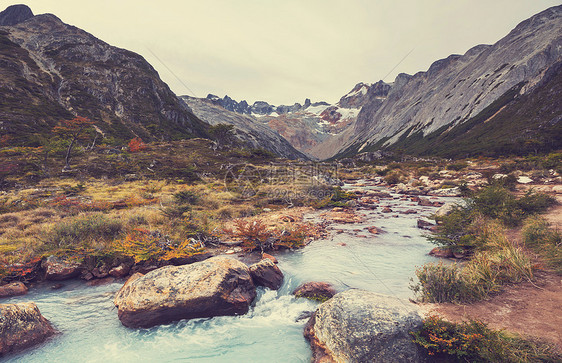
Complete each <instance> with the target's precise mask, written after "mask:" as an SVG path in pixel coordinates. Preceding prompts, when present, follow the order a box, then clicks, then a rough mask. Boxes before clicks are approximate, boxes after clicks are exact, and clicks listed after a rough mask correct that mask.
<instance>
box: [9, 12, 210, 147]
mask: <svg viewBox="0 0 562 363" xmlns="http://www.w3.org/2000/svg"><path fill="white" fill-rule="evenodd" d="M0 24H1V25H2V26H0V44H1V45H2V47H1V48H0V75H1V77H0V98H1V99H2V103H1V104H0V120H1V121H0V130H1V132H2V135H9V136H10V137H11V139H12V140H13V142H14V143H16V144H18V145H21V144H30V143H33V138H34V136H33V135H34V134H42V133H43V132H48V131H49V130H50V129H51V128H52V126H53V125H54V124H56V123H57V122H58V121H59V120H61V119H66V118H71V117H73V116H74V115H79V116H84V117H88V118H90V119H92V120H94V121H95V122H96V125H97V126H98V127H99V129H100V130H101V131H102V132H103V133H104V134H105V135H106V136H111V137H114V138H117V139H123V140H128V139H130V138H132V137H135V136H140V137H142V138H143V139H145V140H147V141H149V140H163V139H173V138H184V137H191V136H205V135H206V131H205V129H206V124H205V123H203V122H201V121H200V120H198V119H197V118H196V117H195V116H194V115H193V114H192V113H191V110H190V109H189V108H188V107H187V106H186V105H185V104H184V103H183V102H181V101H180V100H179V99H178V98H177V97H176V96H175V95H174V93H173V92H172V91H171V90H170V89H169V88H168V86H167V85H166V84H165V83H164V82H162V80H160V78H159V76H158V73H157V72H156V71H155V70H154V68H152V66H151V65H150V64H148V63H147V62H146V61H145V60H144V58H143V57H141V56H140V55H138V54H135V53H133V52H130V51H127V50H124V49H119V48H116V47H113V46H111V45H109V44H107V43H104V42H103V41H101V40H99V39H97V38H95V37H94V36H92V35H91V34H89V33H87V32H85V31H83V30H80V29H78V28H76V27H73V26H71V25H67V24H65V23H63V22H62V21H61V20H60V19H58V18H57V17H56V16H54V15H51V14H43V15H37V16H33V14H32V13H31V10H29V8H27V7H26V6H16V7H10V8H8V9H6V10H5V11H3V12H2V13H0Z"/></svg>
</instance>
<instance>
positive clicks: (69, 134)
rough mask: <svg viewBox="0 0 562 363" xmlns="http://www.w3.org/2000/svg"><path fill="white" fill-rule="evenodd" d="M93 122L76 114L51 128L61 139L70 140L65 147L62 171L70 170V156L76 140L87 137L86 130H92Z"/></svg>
mask: <svg viewBox="0 0 562 363" xmlns="http://www.w3.org/2000/svg"><path fill="white" fill-rule="evenodd" d="M93 125H94V122H93V121H91V120H90V119H88V118H86V117H80V116H77V117H75V118H73V119H72V120H63V121H61V122H60V125H58V126H55V127H54V128H53V132H54V133H55V134H57V135H59V137H61V138H62V139H65V140H70V144H69V145H68V148H67V149H66V155H65V158H64V168H63V169H62V170H63V171H68V170H70V156H71V153H72V148H73V147H74V145H75V144H76V141H78V140H80V139H85V138H87V131H94V128H93V127H92V126H93Z"/></svg>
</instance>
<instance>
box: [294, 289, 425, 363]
mask: <svg viewBox="0 0 562 363" xmlns="http://www.w3.org/2000/svg"><path fill="white" fill-rule="evenodd" d="M421 325H422V319H421V317H420V315H419V314H418V312H417V308H416V306H415V305H413V304H411V303H410V302H408V301H405V300H401V299H398V298H395V297H391V296H385V295H380V294H376V293H373V292H369V291H364V290H355V289H354V290H347V291H344V292H342V293H339V294H336V295H335V296H334V297H333V298H332V299H330V300H328V301H327V302H325V303H323V304H322V305H320V306H319V307H318V309H317V310H316V312H315V313H314V315H313V316H312V318H311V319H310V321H309V322H308V323H307V326H306V327H305V337H306V338H307V339H308V340H310V342H311V345H312V348H313V352H314V361H315V362H320V361H330V359H332V360H333V361H336V362H385V363H386V362H408V363H411V362H423V361H424V354H423V353H422V352H421V350H419V349H418V347H417V346H416V345H415V344H414V343H413V342H412V337H411V336H410V334H409V332H410V331H413V330H415V329H417V328H419V327H420V326H421Z"/></svg>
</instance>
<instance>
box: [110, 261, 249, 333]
mask: <svg viewBox="0 0 562 363" xmlns="http://www.w3.org/2000/svg"><path fill="white" fill-rule="evenodd" d="M255 297H256V289H255V286H254V283H253V282H252V277H251V276H250V272H249V269H248V266H246V265H245V264H243V263H242V262H240V261H237V260H233V259H230V258H226V257H213V258H210V259H208V260H205V261H202V262H196V263H193V264H191V265H184V266H165V267H161V268H159V269H156V270H153V271H150V272H148V273H147V274H146V275H141V274H135V275H133V276H131V278H130V279H129V280H128V281H127V282H126V283H125V285H123V287H122V288H121V290H119V292H118V293H117V295H116V296H115V299H114V303H115V306H116V307H117V310H118V315H119V319H120V320H121V322H122V323H123V325H125V326H127V327H130V328H148V327H151V326H155V325H159V324H167V323H170V322H172V321H176V320H181V319H194V318H208V317H213V316H220V315H238V314H245V313H246V312H248V309H249V307H250V304H251V303H252V301H253V300H254V298H255Z"/></svg>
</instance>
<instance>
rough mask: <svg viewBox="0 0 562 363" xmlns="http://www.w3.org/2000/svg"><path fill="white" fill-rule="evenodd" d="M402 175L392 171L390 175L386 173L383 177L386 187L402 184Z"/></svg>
mask: <svg viewBox="0 0 562 363" xmlns="http://www.w3.org/2000/svg"><path fill="white" fill-rule="evenodd" d="M402 179H403V178H402V175H401V174H400V173H399V172H397V171H393V172H391V173H388V174H387V175H386V176H385V177H384V181H385V182H386V183H387V184H388V185H394V184H398V183H401V182H402Z"/></svg>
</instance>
